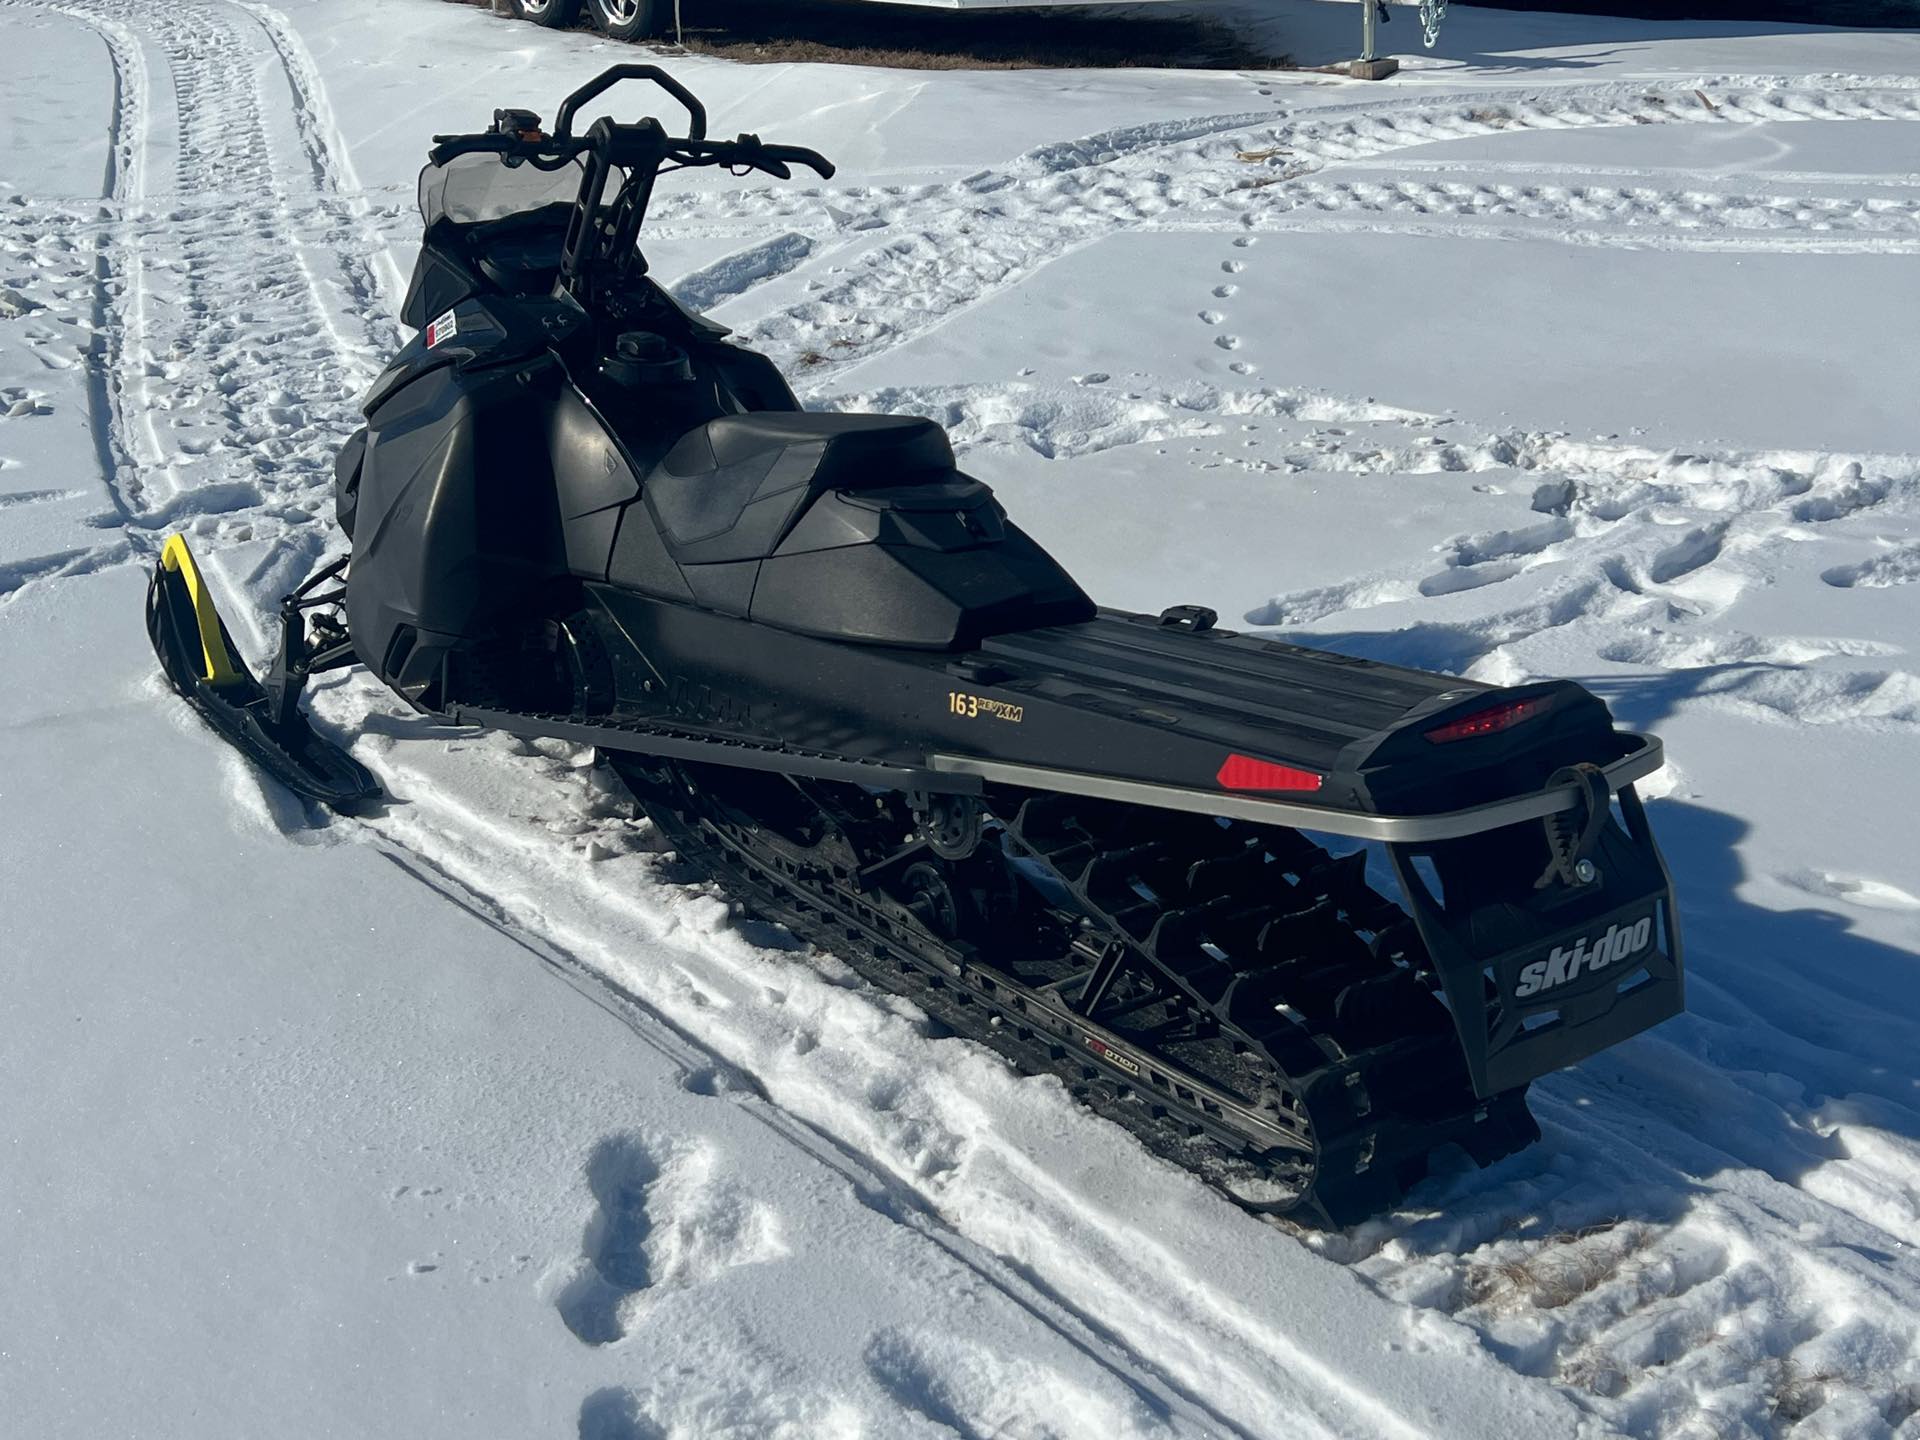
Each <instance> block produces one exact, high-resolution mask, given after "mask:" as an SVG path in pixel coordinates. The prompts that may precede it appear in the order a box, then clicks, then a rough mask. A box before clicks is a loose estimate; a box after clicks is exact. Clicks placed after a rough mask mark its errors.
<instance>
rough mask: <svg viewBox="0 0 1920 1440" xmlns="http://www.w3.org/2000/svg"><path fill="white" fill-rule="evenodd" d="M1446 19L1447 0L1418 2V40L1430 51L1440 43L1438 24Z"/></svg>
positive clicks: (1422, 0)
mask: <svg viewBox="0 0 1920 1440" xmlns="http://www.w3.org/2000/svg"><path fill="white" fill-rule="evenodd" d="M1446 18H1447V0H1420V38H1421V39H1422V40H1424V41H1425V42H1426V46H1427V49H1429V50H1431V49H1433V47H1434V46H1436V45H1438V44H1439V43H1440V22H1441V21H1442V20H1444V19H1446Z"/></svg>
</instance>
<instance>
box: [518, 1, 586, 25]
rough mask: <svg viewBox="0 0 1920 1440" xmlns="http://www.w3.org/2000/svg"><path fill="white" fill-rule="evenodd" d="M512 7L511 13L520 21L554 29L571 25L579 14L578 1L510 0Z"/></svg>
mask: <svg viewBox="0 0 1920 1440" xmlns="http://www.w3.org/2000/svg"><path fill="white" fill-rule="evenodd" d="M512 5H513V13H514V14H516V15H518V16H519V17H520V18H521V19H522V20H531V21H532V22H533V23H534V24H536V25H551V26H554V27H555V28H556V29H557V28H559V27H560V26H563V25H571V24H572V23H573V17H574V16H576V15H578V14H579V13H580V0H512Z"/></svg>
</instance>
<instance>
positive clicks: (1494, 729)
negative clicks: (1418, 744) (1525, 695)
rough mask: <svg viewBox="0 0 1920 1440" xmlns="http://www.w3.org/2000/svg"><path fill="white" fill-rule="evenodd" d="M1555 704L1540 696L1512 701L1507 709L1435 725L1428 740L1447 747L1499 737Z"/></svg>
mask: <svg viewBox="0 0 1920 1440" xmlns="http://www.w3.org/2000/svg"><path fill="white" fill-rule="evenodd" d="M1552 703H1553V698H1552V697H1551V696H1549V695H1537V696H1535V697H1534V698H1533V699H1531V700H1509V701H1507V702H1506V703H1505V704H1504V705H1495V706H1493V707H1492V708H1490V709H1487V710H1476V711H1474V712H1473V714H1471V715H1462V716H1461V717H1460V718H1459V719H1458V720H1449V721H1448V722H1447V723H1446V724H1444V725H1436V726H1434V728H1433V729H1431V730H1429V731H1427V739H1429V740H1431V741H1433V743H1434V744H1436V745H1444V744H1446V743H1447V742H1448V741H1449V740H1471V739H1473V738H1474V737H1475V736H1476V735H1498V734H1499V733H1500V732H1501V731H1502V730H1511V729H1512V728H1513V727H1514V726H1516V725H1518V724H1520V723H1521V722H1522V721H1524V720H1531V719H1533V717H1534V716H1536V715H1538V714H1540V713H1541V712H1542V711H1543V710H1545V709H1546V708H1547V706H1549V705H1551V704H1552Z"/></svg>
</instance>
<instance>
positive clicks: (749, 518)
mask: <svg viewBox="0 0 1920 1440" xmlns="http://www.w3.org/2000/svg"><path fill="white" fill-rule="evenodd" d="M953 471H954V461H953V447H952V446H951V445H949V444H948V443H947V433H946V431H944V430H942V429H941V428H940V427H939V426H938V425H936V424H934V423H933V422H932V421H931V420H920V419H916V418H914V417H912V416H905V415H817V414H812V413H809V412H806V411H797V410H796V411H756V412H754V413H753V414H750V415H726V416H722V417H721V418H720V419H718V420H710V421H708V422H707V423H706V424H704V425H701V426H698V427H697V428H695V429H693V430H691V431H689V432H688V433H687V434H686V435H684V436H682V437H681V439H680V441H679V443H678V444H676V445H675V446H674V447H673V449H672V450H670V451H668V452H667V456H666V458H665V459H664V460H662V461H661V462H660V463H659V465H657V466H656V467H655V468H654V469H653V471H652V473H651V474H649V475H648V476H647V479H646V484H645V486H644V488H643V491H642V493H643V494H644V495H645V496H646V501H647V506H648V508H649V509H650V510H651V511H652V512H653V516H654V519H655V521H656V523H657V524H658V525H659V528H660V533H661V534H662V535H663V536H665V537H666V540H667V543H668V546H669V547H670V549H671V550H672V552H673V555H674V558H675V559H676V560H678V561H679V562H680V563H682V564H684V565H710V564H715V563H720V562H725V561H732V560H758V559H761V558H764V557H765V556H767V555H771V554H772V553H773V550H774V547H775V546H777V545H779V543H780V541H781V540H782V539H783V538H784V537H785V536H786V534H787V532H788V530H790V529H791V528H792V526H793V523H794V521H796V520H797V519H798V518H799V517H800V514H801V512H802V511H803V510H804V509H805V508H806V505H807V502H808V501H809V500H810V499H811V498H812V497H814V496H816V495H819V494H822V493H824V492H826V491H829V490H861V489H874V488H878V487H883V486H899V485H911V484H915V483H918V482H923V481H929V480H939V479H951V478H953Z"/></svg>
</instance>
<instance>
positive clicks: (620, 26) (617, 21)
mask: <svg viewBox="0 0 1920 1440" xmlns="http://www.w3.org/2000/svg"><path fill="white" fill-rule="evenodd" d="M587 8H588V9H589V10H591V11H592V12H593V23H594V24H596V25H598V26H599V27H600V28H601V29H602V30H604V31H606V32H607V34H609V35H611V36H612V37H613V38H614V39H615V40H646V39H650V38H651V37H653V36H655V35H658V34H659V33H660V32H661V31H662V30H665V29H666V28H667V26H668V25H669V24H670V23H671V22H672V20H673V0H587Z"/></svg>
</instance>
